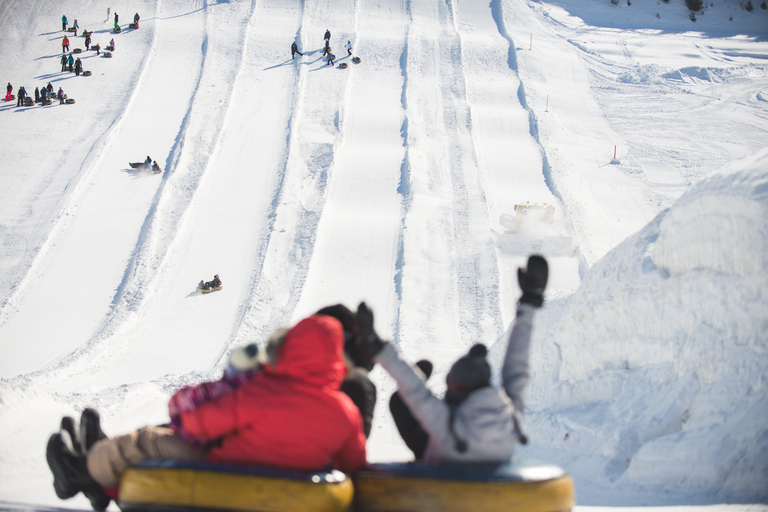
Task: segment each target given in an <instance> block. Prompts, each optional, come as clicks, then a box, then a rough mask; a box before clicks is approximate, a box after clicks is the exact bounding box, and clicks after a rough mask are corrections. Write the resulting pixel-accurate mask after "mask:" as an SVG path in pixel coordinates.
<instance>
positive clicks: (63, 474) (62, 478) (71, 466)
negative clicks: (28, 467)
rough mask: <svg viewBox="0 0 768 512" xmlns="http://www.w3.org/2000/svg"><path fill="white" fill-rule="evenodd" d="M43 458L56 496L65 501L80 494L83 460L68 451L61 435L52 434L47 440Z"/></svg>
mask: <svg viewBox="0 0 768 512" xmlns="http://www.w3.org/2000/svg"><path fill="white" fill-rule="evenodd" d="M45 458H46V459H47V461H48V467H49V468H51V473H53V488H54V489H55V490H56V496H58V497H59V498H61V499H62V500H66V499H69V498H71V497H72V496H74V495H76V494H77V493H78V492H80V490H81V484H82V481H83V479H82V473H81V470H82V469H85V468H84V463H85V460H84V459H82V458H80V457H77V456H76V455H74V454H73V453H72V452H71V451H69V448H67V445H66V444H64V439H62V436H61V433H56V434H53V435H52V436H51V437H50V439H48V447H47V448H46V451H45ZM81 462H82V463H81Z"/></svg>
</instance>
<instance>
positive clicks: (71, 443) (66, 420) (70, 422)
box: [60, 416, 85, 456]
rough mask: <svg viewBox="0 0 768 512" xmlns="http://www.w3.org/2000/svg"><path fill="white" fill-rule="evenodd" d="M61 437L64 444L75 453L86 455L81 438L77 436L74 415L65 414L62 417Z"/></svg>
mask: <svg viewBox="0 0 768 512" xmlns="http://www.w3.org/2000/svg"><path fill="white" fill-rule="evenodd" d="M60 433H61V437H62V439H63V441H64V444H65V445H66V447H67V448H68V449H69V451H70V452H72V453H73V454H74V455H77V456H82V455H85V451H84V450H83V448H82V445H81V444H80V439H79V438H78V436H77V430H76V429H75V418H73V417H72V416H64V417H63V418H61V430H60Z"/></svg>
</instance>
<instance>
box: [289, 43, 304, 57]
mask: <svg viewBox="0 0 768 512" xmlns="http://www.w3.org/2000/svg"><path fill="white" fill-rule="evenodd" d="M297 53H298V54H299V55H304V54H303V53H301V52H300V51H299V46H298V45H297V44H296V41H294V42H293V44H291V59H293V58H294V57H295V56H296V54H297Z"/></svg>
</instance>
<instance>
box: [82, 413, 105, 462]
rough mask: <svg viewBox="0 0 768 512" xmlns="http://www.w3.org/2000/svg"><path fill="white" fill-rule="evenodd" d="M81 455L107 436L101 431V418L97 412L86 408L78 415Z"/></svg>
mask: <svg viewBox="0 0 768 512" xmlns="http://www.w3.org/2000/svg"><path fill="white" fill-rule="evenodd" d="M78 434H79V438H80V444H81V446H82V451H83V455H85V454H87V453H88V451H89V450H90V449H91V447H92V446H93V445H94V444H96V442H97V441H100V440H102V439H105V438H106V437H107V435H106V434H105V433H104V431H102V430H101V416H99V411H97V410H96V409H91V408H90V407H86V408H85V409H83V413H82V414H81V415H80V430H79V432H78Z"/></svg>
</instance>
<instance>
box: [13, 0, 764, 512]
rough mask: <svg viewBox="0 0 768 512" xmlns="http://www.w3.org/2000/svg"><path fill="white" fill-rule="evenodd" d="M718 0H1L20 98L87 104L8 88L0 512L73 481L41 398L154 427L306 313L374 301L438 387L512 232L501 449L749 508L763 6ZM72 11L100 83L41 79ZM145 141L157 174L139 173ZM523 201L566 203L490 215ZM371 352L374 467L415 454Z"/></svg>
mask: <svg viewBox="0 0 768 512" xmlns="http://www.w3.org/2000/svg"><path fill="white" fill-rule="evenodd" d="M711 4H712V5H711V6H709V7H708V8H707V9H706V12H704V13H703V14H700V15H699V16H698V19H697V21H696V22H695V24H694V23H693V22H691V21H690V20H689V19H688V13H687V10H686V9H685V8H684V6H682V2H677V3H675V2H674V0H673V2H672V3H669V4H666V3H661V2H642V1H641V0H637V1H635V2H632V4H631V6H630V5H625V4H622V5H617V6H612V5H611V4H610V3H609V2H608V1H607V0H579V1H577V0H567V1H566V0H560V1H557V2H552V3H548V2H534V1H530V0H491V1H490V2H488V3H486V2H474V1H461V0H402V1H395V0H392V1H389V0H387V1H380V0H379V1H376V0H324V1H316V0H229V1H223V0H222V1H212V0H211V1H209V0H196V1H195V2H188V1H180V0H145V1H143V2H141V3H140V4H139V7H138V8H139V9H140V14H141V18H142V22H141V29H139V30H130V29H127V21H128V20H130V19H131V18H132V14H133V12H134V10H135V9H137V7H136V5H134V4H132V3H130V2H125V1H121V0H118V1H117V2H111V6H109V8H110V14H109V15H107V11H106V7H107V6H102V5H96V3H95V2H88V3H87V5H84V4H83V3H82V2H74V1H72V0H62V1H60V2H57V3H55V4H54V3H53V2H47V1H44V0H40V1H39V2H35V3H29V2H27V3H25V2H21V1H20V0H9V1H7V2H4V3H3V4H2V6H0V63H2V69H5V70H8V73H9V76H8V79H7V81H10V82H11V83H12V84H13V85H14V91H15V90H16V89H17V88H18V86H19V85H25V86H26V88H27V89H28V90H30V91H29V92H31V91H32V90H34V87H36V86H37V87H41V86H43V85H45V84H46V83H47V82H48V81H50V82H51V83H52V84H53V85H54V87H55V89H58V87H62V88H63V89H64V91H65V92H66V93H67V94H69V96H70V97H73V98H75V99H76V100H77V103H76V104H74V105H66V106H59V105H53V106H50V107H40V106H34V107H16V105H15V103H13V104H6V103H4V102H0V117H2V119H3V121H2V122H1V123H0V139H1V140H2V141H3V142H2V143H0V144H2V148H3V155H4V157H3V166H2V168H0V182H2V183H3V184H4V185H5V186H3V187H0V194H2V197H1V198H2V201H0V276H2V278H3V282H5V283H7V285H8V286H6V287H4V289H3V290H2V291H0V355H1V357H0V411H1V412H0V438H2V439H3V440H4V441H2V442H0V507H2V508H13V507H21V508H24V507H25V506H26V507H28V506H29V504H30V503H36V504H45V505H48V506H59V505H60V504H62V503H61V502H59V501H58V500H57V499H56V497H55V495H54V493H53V491H52V489H51V486H50V482H49V480H50V476H49V472H48V469H47V467H46V466H45V463H44V460H43V457H42V450H43V446H44V443H45V440H46V438H47V436H48V435H49V434H50V432H52V431H53V430H55V429H56V428H57V424H58V418H60V416H61V415H63V414H76V413H77V412H78V411H80V410H82V408H84V407H86V406H95V407H98V408H99V409H100V410H101V411H102V415H103V421H104V427H105V430H106V431H107V432H109V433H118V432H124V431H127V430H129V429H132V428H135V427H137V426H140V425H143V424H146V423H153V422H163V421H165V418H166V416H165V415H166V412H165V411H166V409H165V402H166V401H167V397H168V395H169V394H170V393H172V392H173V390H174V389H176V388H177V387H179V386H181V385H184V384H188V383H191V382H195V381H199V380H202V379H208V378H215V377H217V376H218V374H219V373H220V371H221V369H222V367H223V364H224V361H225V359H226V355H227V353H228V352H229V350H230V349H231V348H232V347H233V346H234V345H236V344H239V343H242V342H245V341H248V340H264V339H265V338H266V336H267V335H268V334H269V333H270V332H271V331H272V330H273V329H274V328H275V327H278V326H281V325H287V324H290V323H292V322H295V321H297V320H298V319H300V318H302V317H303V316H305V315H307V314H309V313H311V312H313V311H315V310H317V309H319V308H320V307H322V306H325V305H327V304H332V303H336V302H344V303H346V304H347V305H349V306H354V305H355V304H356V303H357V302H358V301H360V300H366V301H368V302H369V303H370V304H371V305H372V306H373V307H374V310H375V311H376V319H377V328H378V330H379V331H380V332H381V334H382V335H385V336H388V337H391V338H392V339H393V340H394V341H395V343H396V344H397V345H398V346H399V349H400V350H401V351H402V352H403V353H404V354H405V355H406V356H407V357H408V358H411V359H413V360H416V359H418V358H421V357H425V356H428V357H430V358H431V359H432V360H433V361H434V362H435V369H436V370H435V375H434V377H433V379H432V381H431V382H433V383H434V389H435V390H436V392H441V391H442V388H444V386H442V385H441V381H442V380H443V378H444V375H445V373H446V372H447V370H448V368H449V365H450V364H451V362H452V361H453V360H455V358H456V357H458V356H459V355H460V354H462V353H463V352H464V351H465V350H466V349H467V347H469V346H470V345H471V344H472V343H474V342H476V341H484V342H486V343H488V344H493V345H494V346H493V349H492V354H493V356H494V357H495V358H496V361H497V362H498V357H499V355H500V352H501V351H502V349H503V346H502V345H503V343H500V342H499V340H500V339H503V337H501V336H500V334H501V333H502V332H503V331H504V330H505V329H506V328H507V327H508V325H509V324H510V322H511V320H512V315H514V304H515V301H516V300H517V295H518V293H519V292H518V290H517V285H516V282H515V272H516V269H517V267H518V266H519V265H520V264H521V263H522V262H524V261H525V258H526V256H527V255H528V254H529V253H530V252H531V251H533V250H539V251H541V252H543V253H544V254H546V255H547V256H548V258H549V260H550V265H551V272H552V274H551V280H550V286H549V288H548V302H547V304H546V307H545V308H544V309H543V310H542V311H541V313H540V315H539V318H538V323H537V331H536V334H535V340H534V347H535V349H534V353H533V360H532V367H533V369H534V378H533V379H532V385H531V389H530V393H529V399H528V408H529V411H528V416H527V418H526V421H525V427H526V430H527V432H528V434H529V437H530V438H531V440H532V442H531V445H529V446H527V447H521V448H520V450H519V452H518V456H519V457H522V458H538V459H544V460H549V461H552V462H556V463H559V464H561V465H562V466H563V467H565V468H566V469H567V470H568V471H569V472H570V473H571V474H572V475H573V476H574V479H575V481H576V486H577V497H578V500H579V503H580V504H584V505H592V506H614V507H615V506H619V507H628V506H633V505H680V504H688V505H700V504H704V505H706V504H714V503H742V504H744V503H766V502H768V495H767V494H766V491H765V489H766V485H765V483H766V482H768V440H767V439H768V438H767V437H766V432H768V431H767V430H766V427H765V425H766V424H768V423H767V422H766V414H768V408H767V407H766V405H767V404H766V399H765V396H766V395H765V391H764V389H765V386H764V384H765V383H764V377H763V375H764V373H765V369H766V365H767V361H766V358H765V342H766V336H765V334H764V333H765V332H767V331H768V329H767V328H766V323H767V322H768V314H767V313H766V311H768V308H767V307H766V304H765V302H766V298H765V297H764V295H765V292H764V290H765V289H767V288H766V284H768V283H767V282H766V281H767V280H766V268H768V265H766V260H765V254H766V252H765V249H766V247H765V243H766V240H768V237H767V236H766V234H767V233H766V230H768V227H766V226H767V224H766V220H767V219H768V214H767V213H766V196H765V191H766V188H768V185H766V181H767V180H768V174H767V173H768V170H767V169H768V165H767V164H768V155H767V154H766V152H765V151H766V150H765V147H766V146H767V145H768V144H766V141H768V108H766V98H768V72H767V70H768V68H766V59H767V58H768V43H766V36H768V11H764V10H761V9H760V8H759V7H758V8H757V9H756V10H755V11H754V12H752V13H746V11H743V10H741V9H738V8H737V5H738V2H737V0H718V1H715V0H713V1H712V2H711ZM115 11H117V12H118V13H120V18H121V19H122V20H123V22H124V23H121V25H123V27H124V28H125V29H126V30H124V31H123V32H122V33H121V34H113V33H111V32H110V29H111V27H112V15H113V14H114V12H115ZM657 13H658V14H659V16H658V17H657V16H656V14H657ZM61 14H67V16H68V17H69V18H70V20H72V19H74V18H75V17H76V16H77V18H78V23H79V24H80V26H81V27H82V28H87V29H88V30H92V31H93V32H94V37H93V39H94V42H99V43H100V44H101V46H102V47H103V46H105V45H106V43H107V42H108V41H109V40H110V39H111V38H114V39H115V43H116V51H115V52H114V57H113V58H111V59H106V58H102V57H97V56H96V55H95V54H94V53H93V52H84V53H83V54H81V56H82V58H83V62H84V66H85V69H89V70H92V72H93V75H92V76H91V77H74V76H73V75H71V74H69V73H61V72H59V69H60V67H59V64H58V60H59V58H60V55H61V54H60V53H59V52H60V39H61V36H62V35H63V33H62V32H61V30H60V28H61V25H60V21H59V19H60V17H61ZM730 16H733V21H728V17H730ZM30 27H32V30H30ZM326 29H330V30H331V32H332V39H331V42H332V46H333V52H334V53H335V54H336V57H337V64H338V63H341V62H346V63H348V64H349V67H348V68H347V69H339V68H337V67H331V66H327V65H326V61H325V59H324V58H323V57H322V51H321V46H322V39H321V36H322V34H323V33H324V32H325V30H326ZM692 30H696V31H692ZM70 39H71V40H72V43H73V44H72V46H73V47H77V46H82V38H80V37H71V38H70ZM291 39H295V40H296V41H297V43H298V44H299V48H300V50H301V51H302V52H304V56H303V57H300V56H297V58H296V59H295V60H292V59H290V52H289V51H288V49H289V46H290V42H291ZM348 40H349V41H351V43H352V45H353V48H354V55H359V56H360V57H361V58H362V60H363V61H362V63H361V64H359V65H357V64H354V63H352V62H351V60H350V58H349V56H347V55H346V52H345V51H344V50H343V45H344V44H345V43H346V42H347V41H348ZM614 147H616V151H617V159H616V161H614V163H611V160H612V158H613V156H614ZM147 154H148V155H150V156H151V157H152V158H154V159H155V160H157V161H158V162H159V163H160V165H161V167H163V169H164V172H163V173H161V174H159V175H154V174H149V173H142V172H136V171H132V170H130V168H129V167H128V165H127V163H128V162H129V161H140V160H143V159H144V158H145V157H146V156H147ZM745 157H746V160H740V159H743V158H745ZM723 166H726V168H725V169H724V170H720V169H721V168H722V167H723ZM526 202H529V203H535V204H543V203H547V204H550V205H553V206H554V218H553V220H552V222H551V223H541V224H534V225H527V226H526V227H525V229H523V230H522V231H520V232H516V233H512V232H510V230H509V225H508V223H507V222H504V220H503V218H504V216H511V215H514V206H515V205H516V204H521V203H526ZM214 273H218V274H220V276H221V278H222V279H223V281H224V290H223V291H222V292H216V293H212V294H207V295H201V294H198V293H196V292H195V291H194V286H195V284H196V283H197V282H198V281H199V280H200V279H206V280H209V279H211V277H212V276H213V274H214ZM372 376H373V378H374V379H375V381H376V382H377V385H378V387H379V396H380V397H381V399H382V403H380V404H379V405H378V408H377V417H376V418H375V424H374V431H373V434H372V436H371V438H370V439H369V443H368V449H369V458H370V459H371V460H404V459H406V458H408V452H407V450H406V449H405V447H404V445H403V444H402V442H400V441H399V439H398V438H397V434H396V431H395V430H394V428H393V425H392V423H391V420H390V419H389V417H388V414H387V413H386V403H385V402H383V400H386V399H387V398H388V396H389V394H390V393H391V392H392V391H393V390H394V384H393V382H392V381H391V379H389V378H388V377H387V376H385V375H384V373H383V372H382V371H381V370H379V369H377V370H375V371H374V373H373V374H372ZM3 503H4V504H3ZM14 503H21V504H22V505H15V504H14ZM24 504H26V505H24ZM84 504H85V501H84V500H83V499H82V498H76V499H74V500H72V501H70V502H65V503H63V505H64V506H79V507H82V506H84ZM748 508H749V507H747V508H744V510H746V509H748ZM751 509H753V510H756V509H761V510H763V509H765V507H760V506H758V507H757V508H754V507H752V508H751Z"/></svg>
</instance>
